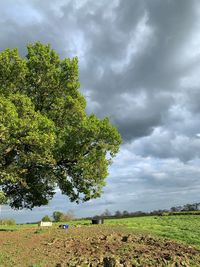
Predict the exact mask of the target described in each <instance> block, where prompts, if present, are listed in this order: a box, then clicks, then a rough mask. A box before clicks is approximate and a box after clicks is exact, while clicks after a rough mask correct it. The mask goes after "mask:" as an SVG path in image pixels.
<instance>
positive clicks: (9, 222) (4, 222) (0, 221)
mask: <svg viewBox="0 0 200 267" xmlns="http://www.w3.org/2000/svg"><path fill="white" fill-rule="evenodd" d="M0 225H16V221H15V220H14V219H0Z"/></svg>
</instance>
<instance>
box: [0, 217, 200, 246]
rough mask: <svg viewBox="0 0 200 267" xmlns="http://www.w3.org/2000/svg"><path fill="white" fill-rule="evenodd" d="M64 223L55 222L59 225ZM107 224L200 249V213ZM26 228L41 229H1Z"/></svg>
mask: <svg viewBox="0 0 200 267" xmlns="http://www.w3.org/2000/svg"><path fill="white" fill-rule="evenodd" d="M60 224H62V223H53V227H56V228H57V227H58V226H59V225H60ZM67 224H69V227H72V226H78V225H84V226H89V225H91V221H90V220H74V221H71V222H67ZM105 225H109V226H112V225H120V226H124V227H127V228H129V229H132V230H133V231H134V232H138V233H147V234H153V235H157V236H159V237H163V238H169V239H173V240H177V241H181V242H183V243H185V244H188V245H193V246H195V247H197V248H199V249H200V216H199V215H178V216H148V217H135V218H127V219H107V220H105ZM26 228H34V229H35V230H36V232H37V233H40V231H42V230H40V229H39V228H38V226H37V224H24V225H8V226H5V225H0V231H17V230H23V229H26ZM38 229H39V230H38Z"/></svg>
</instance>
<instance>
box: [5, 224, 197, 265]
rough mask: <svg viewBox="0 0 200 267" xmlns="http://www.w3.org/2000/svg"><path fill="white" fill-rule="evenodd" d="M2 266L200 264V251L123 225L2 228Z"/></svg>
mask: <svg viewBox="0 0 200 267" xmlns="http://www.w3.org/2000/svg"><path fill="white" fill-rule="evenodd" d="M0 266H2V267H11V266H15V267H18V266H19V267H26V266H30V267H31V266H32V267H64V266H76V267H78V266H85V267H86V266H91V267H93V266H107V267H112V266H116V267H117V266H123V267H125V266H127V267H128V266H141V267H142V266H143V267H145V266H174V267H175V266H200V251H199V250H197V249H195V248H194V247H190V246H186V245H183V244H180V243H176V242H174V241H169V240H164V239H159V238H156V237H152V236H149V235H142V234H137V233H135V234H134V233H133V232H130V230H127V229H124V228H120V227H109V226H104V225H99V226H81V227H71V228H69V229H68V230H67V231H66V230H65V229H58V228H55V227H53V228H50V229H39V228H38V229H37V228H29V229H20V230H17V231H0Z"/></svg>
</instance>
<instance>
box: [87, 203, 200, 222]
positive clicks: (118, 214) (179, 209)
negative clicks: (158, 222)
mask: <svg viewBox="0 0 200 267" xmlns="http://www.w3.org/2000/svg"><path fill="white" fill-rule="evenodd" d="M192 211H200V203H193V204H185V205H183V206H174V207H171V208H170V209H158V210H153V211H150V212H145V211H134V212H130V211H127V210H124V211H120V210H117V211H115V213H112V212H111V211H109V210H108V209H106V210H105V211H104V212H103V213H102V214H100V215H96V216H94V217H95V218H98V217H102V218H105V219H107V218H129V217H141V216H162V215H167V214H169V215H173V213H174V214H175V215H177V214H179V213H180V214H182V215H183V214H186V213H187V212H192ZM199 214H200V213H199ZM87 219H91V218H90V217H89V218H87Z"/></svg>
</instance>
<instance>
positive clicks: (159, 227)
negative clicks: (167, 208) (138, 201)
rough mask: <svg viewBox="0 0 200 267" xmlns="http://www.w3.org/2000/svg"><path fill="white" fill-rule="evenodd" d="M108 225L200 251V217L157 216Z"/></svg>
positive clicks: (118, 220)
mask: <svg viewBox="0 0 200 267" xmlns="http://www.w3.org/2000/svg"><path fill="white" fill-rule="evenodd" d="M106 223H107V224H108V225H123V226H126V227H128V228H129V229H132V230H134V231H138V232H144V233H150V234H155V235H157V236H160V237H165V238H170V239H173V240H177V241H181V242H184V243H185V244H188V245H193V246H196V247H197V248H198V249H200V216H199V215H182V216H181V215H179V216H156V217H151V216H149V217H137V218H128V219H117V220H115V219H113V220H108V221H106Z"/></svg>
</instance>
